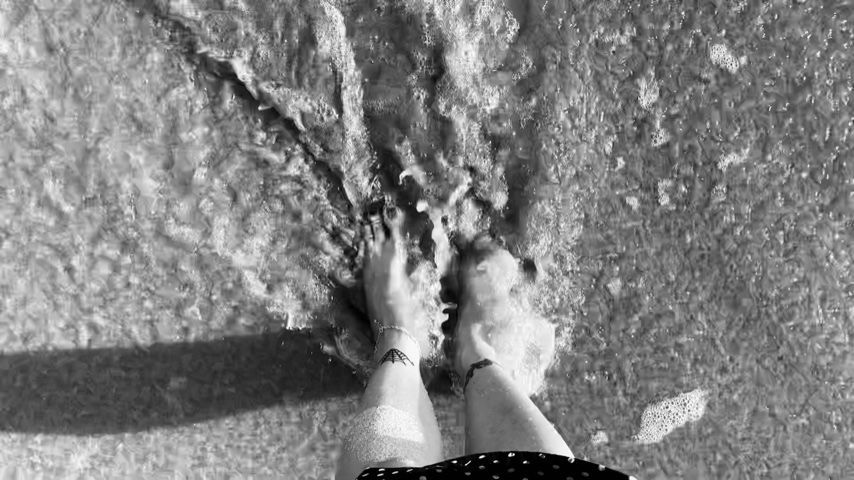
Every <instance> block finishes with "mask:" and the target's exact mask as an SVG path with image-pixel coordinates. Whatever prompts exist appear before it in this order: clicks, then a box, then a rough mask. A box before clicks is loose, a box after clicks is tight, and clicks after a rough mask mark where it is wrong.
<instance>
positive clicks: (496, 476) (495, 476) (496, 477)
mask: <svg viewBox="0 0 854 480" xmlns="http://www.w3.org/2000/svg"><path fill="white" fill-rule="evenodd" d="M492 478H493V479H495V480H498V479H499V478H501V477H499V476H498V475H493V476H492Z"/></svg>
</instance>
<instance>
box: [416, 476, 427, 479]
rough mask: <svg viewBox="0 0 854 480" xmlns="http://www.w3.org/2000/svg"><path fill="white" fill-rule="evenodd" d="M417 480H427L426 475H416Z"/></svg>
mask: <svg viewBox="0 0 854 480" xmlns="http://www.w3.org/2000/svg"><path fill="white" fill-rule="evenodd" d="M418 480H427V477H425V476H424V475H421V476H420V477H418Z"/></svg>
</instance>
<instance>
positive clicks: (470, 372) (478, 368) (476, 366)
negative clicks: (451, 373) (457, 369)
mask: <svg viewBox="0 0 854 480" xmlns="http://www.w3.org/2000/svg"><path fill="white" fill-rule="evenodd" d="M487 368H503V366H502V365H501V364H500V363H498V362H496V361H494V360H492V359H490V358H484V359H481V360H478V361H477V362H473V363H472V364H471V365H469V367H468V369H467V371H466V374H465V376H464V377H463V376H460V377H461V379H462V382H463V392H466V391H467V390H468V386H469V383H470V382H471V381H472V379H473V378H474V377H482V376H483V375H484V373H486V372H484V371H483V370H484V369H487Z"/></svg>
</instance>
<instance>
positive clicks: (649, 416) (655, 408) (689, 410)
mask: <svg viewBox="0 0 854 480" xmlns="http://www.w3.org/2000/svg"><path fill="white" fill-rule="evenodd" d="M707 401H708V391H707V390H704V389H702V388H698V389H696V390H692V391H690V392H687V393H683V394H681V395H677V396H676V397H673V398H668V399H665V400H662V401H660V402H658V403H653V404H652V405H650V406H648V407H646V410H645V411H644V412H643V415H641V425H640V431H639V432H638V433H637V434H636V435H635V436H634V437H632V440H634V441H635V442H637V443H639V444H650V443H658V442H660V441H661V440H662V439H663V438H664V437H665V436H666V435H667V434H669V433H670V432H672V431H673V430H675V429H677V428H679V427H681V426H683V425H685V424H686V423H688V422H696V421H697V420H699V419H700V418H702V416H703V414H704V413H705V412H706V402H707Z"/></svg>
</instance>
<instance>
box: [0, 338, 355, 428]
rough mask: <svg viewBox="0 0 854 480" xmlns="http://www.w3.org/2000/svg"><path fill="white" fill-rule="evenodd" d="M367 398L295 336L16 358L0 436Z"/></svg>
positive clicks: (338, 366)
mask: <svg viewBox="0 0 854 480" xmlns="http://www.w3.org/2000/svg"><path fill="white" fill-rule="evenodd" d="M283 346H286V347H287V348H283ZM361 391H362V384H361V383H360V381H359V380H358V378H357V377H355V376H354V375H353V372H352V371H351V370H350V368H348V367H347V366H345V365H344V364H343V363H341V362H340V361H338V360H336V359H333V358H332V357H330V356H328V355H326V354H324V353H323V352H322V351H321V348H320V346H319V345H318V342H317V341H316V339H314V337H313V336H312V335H311V334H309V333H304V332H295V331H285V332H283V333H282V334H279V335H276V334H269V335H256V336H243V337H229V338H225V339H223V340H219V341H212V342H198V343H175V344H155V345H152V346H150V347H147V348H145V349H142V348H134V349H117V348H106V349H91V350H67V351H44V352H27V353H16V354H10V355H0V430H2V431H16V432H31V433H65V434H79V435H87V434H107V433H118V432H133V431H139V430H145V429H149V428H153V427H161V426H174V425H180V424H190V423H194V422H199V421H204V420H208V419H212V418H217V417H224V416H227V415H233V414H236V413H239V412H242V411H248V410H254V409H259V408H264V407H269V406H273V405H276V404H282V405H283V406H286V405H287V404H288V403H290V402H293V401H299V400H311V399H313V398H320V397H325V398H328V397H330V396H344V395H348V394H358V393H359V392H361Z"/></svg>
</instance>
